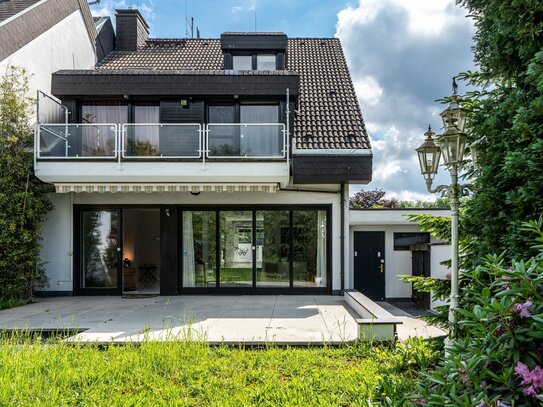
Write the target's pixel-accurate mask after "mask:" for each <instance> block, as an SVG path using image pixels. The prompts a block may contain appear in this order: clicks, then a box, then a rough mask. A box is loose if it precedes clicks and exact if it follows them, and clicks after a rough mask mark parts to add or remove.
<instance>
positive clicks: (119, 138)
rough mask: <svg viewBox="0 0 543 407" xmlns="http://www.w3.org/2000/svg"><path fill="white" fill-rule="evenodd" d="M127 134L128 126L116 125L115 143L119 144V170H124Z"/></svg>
mask: <svg viewBox="0 0 543 407" xmlns="http://www.w3.org/2000/svg"><path fill="white" fill-rule="evenodd" d="M125 132H126V124H123V125H121V124H120V123H119V124H116V125H115V141H116V143H118V145H117V155H118V157H117V160H118V163H119V169H120V170H122V169H123V161H122V159H123V158H124V134H125Z"/></svg>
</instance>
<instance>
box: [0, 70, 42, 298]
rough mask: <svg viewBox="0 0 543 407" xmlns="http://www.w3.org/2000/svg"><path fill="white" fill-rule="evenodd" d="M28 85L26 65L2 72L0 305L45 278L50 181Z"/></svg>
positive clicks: (24, 293) (26, 295)
mask: <svg viewBox="0 0 543 407" xmlns="http://www.w3.org/2000/svg"><path fill="white" fill-rule="evenodd" d="M28 91H29V87H28V76H27V74H26V71H25V70H24V69H21V68H16V67H9V68H8V69H7V70H6V73H5V75H4V76H1V77H0V309H2V308H8V307H13V306H16V305H19V304H21V303H24V302H27V301H29V300H30V299H31V298H32V290H33V288H35V287H36V286H37V285H39V284H43V283H44V282H45V281H44V273H43V267H42V264H41V263H40V244H39V243H40V242H39V239H40V226H41V224H42V222H43V220H44V219H45V216H46V215H47V212H48V211H49V210H50V209H51V204H50V203H49V201H48V199H47V196H46V192H47V191H50V187H49V186H48V185H46V184H44V183H42V182H41V181H40V180H39V179H37V178H36V177H35V176H34V170H33V157H32V153H31V152H30V151H32V147H33V142H34V136H33V132H32V129H31V127H30V124H29V123H30V114H31V111H32V99H31V98H29V97H28V96H27V95H28Z"/></svg>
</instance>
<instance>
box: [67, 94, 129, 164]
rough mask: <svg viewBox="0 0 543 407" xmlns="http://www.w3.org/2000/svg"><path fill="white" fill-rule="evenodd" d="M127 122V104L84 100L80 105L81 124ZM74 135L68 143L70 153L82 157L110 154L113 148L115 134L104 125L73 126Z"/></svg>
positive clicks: (112, 152)
mask: <svg viewBox="0 0 543 407" xmlns="http://www.w3.org/2000/svg"><path fill="white" fill-rule="evenodd" d="M126 122H128V106H127V105H126V104H123V103H122V102H115V101H112V102H102V101H99V102H85V103H84V104H83V105H81V123H83V124H94V123H97V124H124V123H126ZM75 132H79V133H78V134H74V136H76V137H75V138H74V140H73V142H71V143H70V144H71V145H70V150H71V151H70V154H71V155H79V156H82V157H107V156H112V155H113V154H114V150H115V134H114V132H112V131H109V130H108V129H107V128H106V126H82V127H81V128H79V129H76V128H74V129H73V130H72V133H75Z"/></svg>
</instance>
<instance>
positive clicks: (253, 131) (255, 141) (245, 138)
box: [239, 105, 283, 157]
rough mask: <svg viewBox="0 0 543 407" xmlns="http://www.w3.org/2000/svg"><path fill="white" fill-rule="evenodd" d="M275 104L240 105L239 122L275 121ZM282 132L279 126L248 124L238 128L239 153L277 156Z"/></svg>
mask: <svg viewBox="0 0 543 407" xmlns="http://www.w3.org/2000/svg"><path fill="white" fill-rule="evenodd" d="M278 109H279V106H277V105H241V106H240V119H239V121H240V123H241V124H243V123H277V122H278V121H279V110H278ZM282 138H283V134H282V133H281V131H280V127H279V126H248V127H243V126H242V127H241V129H240V150H241V151H240V155H245V154H247V155H248V156H253V157H255V156H256V157H258V156H277V155H279V154H281V148H280V146H281V145H282V143H281V140H282Z"/></svg>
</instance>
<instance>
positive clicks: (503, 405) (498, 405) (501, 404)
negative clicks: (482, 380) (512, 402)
mask: <svg viewBox="0 0 543 407" xmlns="http://www.w3.org/2000/svg"><path fill="white" fill-rule="evenodd" d="M496 407H509V404H505V403H502V402H501V401H500V400H498V404H497V405H496Z"/></svg>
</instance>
